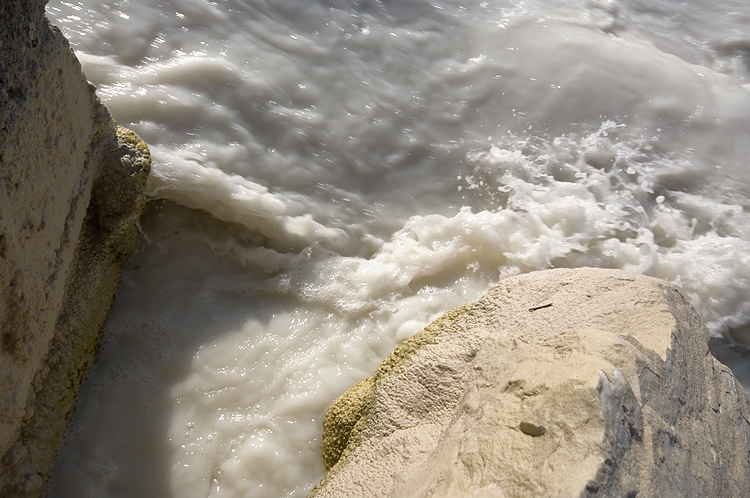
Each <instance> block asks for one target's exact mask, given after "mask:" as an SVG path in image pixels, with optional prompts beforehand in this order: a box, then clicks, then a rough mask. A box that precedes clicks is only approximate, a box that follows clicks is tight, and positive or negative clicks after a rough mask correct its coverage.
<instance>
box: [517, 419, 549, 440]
mask: <svg viewBox="0 0 750 498" xmlns="http://www.w3.org/2000/svg"><path fill="white" fill-rule="evenodd" d="M518 428H519V429H521V432H523V433H524V434H526V435H527V436H531V437H539V436H544V435H545V434H546V433H547V429H545V428H544V427H542V426H540V425H534V424H531V423H529V422H521V423H520V424H519V426H518Z"/></svg>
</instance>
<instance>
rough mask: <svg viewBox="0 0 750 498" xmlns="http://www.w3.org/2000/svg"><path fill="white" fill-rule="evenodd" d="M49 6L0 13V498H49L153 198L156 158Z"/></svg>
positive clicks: (16, 2) (16, 1)
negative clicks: (79, 393)
mask: <svg viewBox="0 0 750 498" xmlns="http://www.w3.org/2000/svg"><path fill="white" fill-rule="evenodd" d="M45 3H46V1H43V0H7V1H5V2H4V3H3V8H2V16H0V281H2V282H3V286H2V289H1V290H0V293H1V295H0V414H2V415H1V416H0V496H13V497H17V496H27V495H35V494H39V493H41V487H42V485H43V479H44V477H46V474H47V472H48V471H49V468H50V466H51V464H52V462H53V459H54V455H55V450H56V446H57V440H58V439H59V437H60V435H61V433H62V431H63V429H64V426H65V421H66V418H67V416H68V414H69V412H70V410H71V408H72V406H73V400H74V396H75V392H76V390H77V388H78V385H79V384H80V381H81V379H82V377H83V375H84V374H85V372H86V370H87V368H88V364H89V363H90V361H91V360H92V357H93V353H94V350H95V347H96V343H97V340H98V334H99V331H100V329H101V325H102V323H103V321H104V318H105V317H106V313H107V311H108V310H109V306H110V304H111V301H112V298H113V294H114V291H115V289H116V286H117V281H118V278H119V268H120V265H121V263H122V261H123V260H124V258H125V257H126V256H127V254H128V253H129V252H130V251H131V250H132V249H133V247H134V244H135V241H136V238H137V221H138V218H139V216H140V213H141V210H142V209H143V205H144V202H145V197H144V188H145V182H146V177H147V175H148V171H149V166H150V156H149V152H148V148H147V147H146V146H145V144H143V142H142V141H141V140H140V139H139V138H138V137H137V136H136V135H135V134H134V133H132V132H131V131H129V130H126V129H124V128H119V127H117V125H116V124H115V122H114V121H113V120H112V118H111V116H110V114H109V112H108V111H107V109H106V108H105V107H104V106H103V105H102V104H101V103H100V102H99V100H98V99H97V97H96V95H95V93H94V88H93V87H92V86H91V85H89V84H88V82H87V81H86V78H85V77H84V75H83V74H82V73H81V67H80V64H79V63H78V61H77V59H76V58H75V55H74V54H73V52H72V50H71V49H70V46H69V45H68V42H67V41H66V40H65V38H64V37H63V36H62V34H61V33H60V31H59V30H58V29H57V28H55V27H54V26H51V25H50V24H49V23H48V21H47V19H46V18H45V16H44V6H45Z"/></svg>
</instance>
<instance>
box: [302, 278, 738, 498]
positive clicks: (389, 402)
mask: <svg viewBox="0 0 750 498" xmlns="http://www.w3.org/2000/svg"><path fill="white" fill-rule="evenodd" d="M749 418H750V404H749V403H748V398H747V395H746V393H745V391H744V390H743V388H742V387H741V385H740V384H739V382H738V381H737V380H736V379H735V378H734V376H733V375H732V373H731V371H730V370H729V369H728V368H727V367H725V366H724V365H722V364H721V363H719V362H718V361H717V360H715V359H714V358H713V356H712V355H711V354H710V353H709V350H708V346H707V335H706V329H705V327H704V326H703V324H702V322H701V320H700V319H699V317H698V316H697V314H696V313H695V311H694V310H693V309H692V308H691V307H690V305H688V304H687V302H686V301H685V300H684V299H683V297H682V296H681V295H680V293H679V292H678V291H677V289H675V288H674V287H672V286H670V285H668V284H665V283H664V282H662V281H659V280H657V279H653V278H649V277H643V276H638V275H633V274H629V273H625V272H622V271H619V270H602V269H588V268H585V269H577V270H569V269H560V270H548V271H543V272H535V273H531V274H527V275H522V276H518V277H513V278H509V279H507V280H503V281H502V282H500V283H499V284H498V285H497V286H496V287H494V288H493V289H492V290H491V291H490V292H488V293H487V294H486V295H485V296H484V297H483V298H482V299H480V300H479V301H477V302H473V303H469V304H467V305H465V306H462V307H460V308H457V309H455V310H452V311H450V312H448V313H446V314H445V315H444V316H443V317H441V318H440V319H438V320H436V321H435V322H434V323H432V324H431V325H430V326H428V327H427V328H426V329H425V330H424V331H423V332H420V333H418V334H416V335H415V336H414V337H413V338H412V339H410V340H408V341H406V342H405V343H404V344H402V345H401V346H400V347H399V348H397V349H396V350H395V351H394V352H393V353H392V354H391V355H390V356H389V357H388V358H387V359H386V360H385V361H384V362H383V363H382V364H381V365H380V366H379V367H378V370H377V371H376V372H375V374H374V375H373V376H371V377H369V378H368V379H366V380H365V381H363V382H361V383H360V384H358V385H356V386H354V387H353V388H351V389H350V390H349V391H347V392H346V393H344V394H343V395H342V396H341V397H340V398H339V399H338V400H336V402H335V403H334V404H333V405H332V406H331V407H330V408H329V410H328V413H327V415H326V421H325V434H324V440H323V456H324V460H325V462H326V465H327V467H328V468H329V471H328V474H327V476H326V477H325V478H324V479H323V481H322V482H321V483H320V484H319V485H318V486H317V487H316V488H315V489H314V490H313V491H312V492H311V493H310V497H315V498H322V497H344V496H346V497H353V496H362V497H364V496H367V497H404V498H406V497H409V498H417V497H457V496H472V497H547V496H549V497H552V496H555V497H569V496H570V497H572V496H600V497H635V496H649V497H657V496H674V497H677V496H679V497H696V498H697V497H707V496H711V497H731V496H744V495H746V494H747V492H748V490H750V457H749V455H750V423H749V422H748V419H749Z"/></svg>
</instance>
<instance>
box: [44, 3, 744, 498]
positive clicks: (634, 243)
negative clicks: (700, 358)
mask: <svg viewBox="0 0 750 498" xmlns="http://www.w3.org/2000/svg"><path fill="white" fill-rule="evenodd" d="M47 12H48V15H49V18H50V19H51V21H52V22H53V23H54V24H56V25H57V26H59V27H60V28H61V29H62V31H63V33H64V34H65V35H66V36H67V37H68V39H69V40H70V42H71V46H72V48H73V49H74V50H75V52H76V54H77V56H78V58H79V59H80V61H81V64H82V66H83V71H84V72H85V73H86V76H87V77H88V78H89V80H91V81H92V82H93V83H95V84H96V85H97V87H98V95H99V96H100V98H101V99H102V101H103V102H104V103H105V104H106V105H107V106H108V107H109V109H110V110H111V112H112V115H113V116H114V117H115V119H116V120H117V121H118V122H119V123H120V124H122V125H125V126H128V127H130V128H132V129H133V130H135V131H136V132H137V133H139V134H140V135H141V136H142V137H143V138H144V140H145V141H146V142H147V143H148V144H149V146H150V147H151V151H152V156H153V170H152V175H151V179H150V182H149V185H148V189H149V194H150V196H151V200H150V203H149V205H148V208H147V211H146V213H145V216H144V219H143V222H142V237H141V242H140V244H139V246H138V249H137V251H136V252H135V254H134V255H133V256H132V257H131V258H130V259H129V261H128V262H127V264H126V266H125V269H124V272H123V275H122V281H121V285H120V290H119V292H118V295H117V299H116V302H115V304H114V307H113V309H112V312H111V314H110V317H109V319H108V321H107V324H106V327H105V330H104V338H103V344H102V348H101V352H100V354H99V357H98V360H97V362H96V364H95V365H94V366H93V368H92V370H91V374H90V375H89V377H88V379H87V380H86V382H85V385H84V389H83V392H82V395H81V397H80V399H79V402H78V405H77V407H76V410H75V413H74V416H73V419H72V422H71V424H70V426H69V430H68V433H67V435H66V441H65V444H64V447H63V449H62V450H61V454H60V458H59V462H58V465H57V468H56V470H55V472H54V478H53V481H52V484H51V485H50V487H49V490H48V494H49V496H51V497H55V498H57V497H67V496H76V497H146V496H154V497H156V496H158V497H168V496H173V497H180V498H192V497H208V496H210V497H214V498H219V497H222V498H223V497H282V496H286V497H301V496H305V494H306V493H307V492H308V491H309V490H310V489H311V488H312V487H313V485H314V484H315V483H316V482H317V481H318V480H319V479H320V478H321V477H322V476H323V474H324V468H323V464H322V461H321V457H320V455H319V443H320V436H321V432H322V422H323V416H324V413H325V410H326V408H327V406H328V405H329V404H330V403H331V402H332V401H333V400H334V399H335V398H336V396H338V395H339V394H341V393H342V392H343V391H344V390H345V389H346V388H348V387H349V386H351V385H353V384H354V383H356V382H357V381H359V380H361V379H363V378H365V377H366V376H367V375H369V374H370V373H371V372H372V371H373V370H374V368H375V367H376V365H377V364H378V363H379V362H380V361H381V360H382V359H383V358H384V357H385V356H386V355H388V354H389V353H390V352H391V351H392V350H393V349H394V348H395V347H396V346H397V345H398V344H399V343H400V342H401V341H403V340H404V339H406V338H408V337H409V336H411V335H412V334H414V333H415V332H416V331H418V330H420V329H421V328H422V327H424V326H425V325H426V324H427V323H429V322H430V321H431V320H432V319H434V318H435V317H436V316H438V315H439V314H441V313H442V312H444V311H445V310H448V309H450V308H453V307H455V306H457V305H460V304H462V303H465V302H467V301H469V300H472V299H476V298H478V297H479V296H481V295H482V294H483V293H484V292H485V291H486V290H487V289H488V288H489V287H490V286H492V285H493V284H494V283H496V282H498V281H499V280H501V279H503V278H505V277H508V276H511V275H516V274H519V273H524V272H530V271H533V270H541V269H546V268H555V267H580V266H598V267H606V268H622V269H625V270H628V271H633V272H638V273H643V274H647V275H653V276H656V277H660V278H663V279H666V280H668V281H670V282H673V283H674V284H676V285H677V286H679V287H680V288H681V289H682V292H683V294H684V295H685V296H686V297H687V299H688V300H689V301H690V302H691V303H692V304H693V306H694V307H695V308H696V309H697V310H698V312H699V313H700V314H701V316H702V317H703V319H704V320H705V322H706V324H707V326H708V328H709V331H710V333H711V334H712V336H713V337H715V338H716V339H715V342H716V345H717V347H718V348H719V349H720V351H721V352H722V355H723V356H724V358H725V359H726V360H728V361H730V362H732V365H733V367H734V368H735V371H736V372H737V374H738V376H740V377H741V378H743V379H746V377H747V371H748V362H747V361H743V356H744V354H745V351H746V350H747V349H746V348H747V344H748V342H750V341H748V338H747V337H748V335H750V334H748V332H747V327H746V326H747V324H748V322H749V321H750V299H748V297H749V296H750V216H748V209H750V174H748V171H747V164H748V157H749V153H750V150H749V149H750V90H748V88H750V85H749V83H750V79H749V78H750V2H746V1H744V0H723V1H714V0H691V1H676V0H496V1H490V0H486V1H480V0H408V1H407V0H348V1H347V0H305V1H301V0H215V1H207V0H179V1H177V0H111V1H107V2H97V1H93V0H90V1H86V2H81V1H62V0H52V1H51V2H50V3H49V5H48V7H47Z"/></svg>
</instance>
